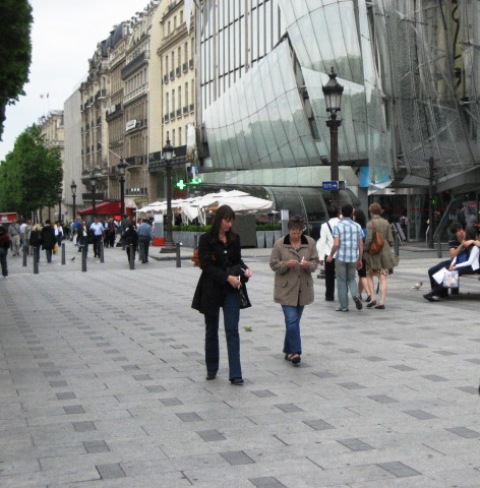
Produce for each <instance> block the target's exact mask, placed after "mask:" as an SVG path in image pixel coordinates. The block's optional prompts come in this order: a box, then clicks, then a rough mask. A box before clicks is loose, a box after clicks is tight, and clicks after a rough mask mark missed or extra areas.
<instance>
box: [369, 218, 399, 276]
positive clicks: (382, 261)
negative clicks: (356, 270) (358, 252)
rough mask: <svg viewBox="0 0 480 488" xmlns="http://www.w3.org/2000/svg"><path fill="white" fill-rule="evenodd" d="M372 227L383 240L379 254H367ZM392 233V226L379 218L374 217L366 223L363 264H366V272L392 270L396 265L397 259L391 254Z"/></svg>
mask: <svg viewBox="0 0 480 488" xmlns="http://www.w3.org/2000/svg"><path fill="white" fill-rule="evenodd" d="M373 227H374V228H375V230H376V231H377V232H380V233H381V234H382V235H383V237H384V238H385V244H384V245H383V249H382V252H380V254H369V252H368V248H369V246H370V242H371V240H372V236H373ZM392 246H393V233H392V226H391V225H390V224H389V223H388V221H387V220H385V219H383V218H382V217H380V216H377V215H376V216H374V217H372V219H371V220H370V222H368V223H367V238H366V239H365V252H364V257H365V262H366V263H367V270H368V269H371V270H375V271H379V270H381V269H392V268H394V267H395V266H397V264H398V259H397V258H396V257H395V255H394V254H393V250H392Z"/></svg>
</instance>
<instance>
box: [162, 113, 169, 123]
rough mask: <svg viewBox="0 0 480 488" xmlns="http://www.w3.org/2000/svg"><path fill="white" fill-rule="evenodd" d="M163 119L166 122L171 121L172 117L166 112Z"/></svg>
mask: <svg viewBox="0 0 480 488" xmlns="http://www.w3.org/2000/svg"><path fill="white" fill-rule="evenodd" d="M163 121H164V122H170V118H169V116H168V114H165V115H164V116H163Z"/></svg>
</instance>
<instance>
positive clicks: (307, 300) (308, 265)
mask: <svg viewBox="0 0 480 488" xmlns="http://www.w3.org/2000/svg"><path fill="white" fill-rule="evenodd" d="M303 228H304V221H303V219H302V218H301V217H299V216H294V217H292V218H290V220H289V221H288V234H287V235H286V236H284V237H281V238H280V239H278V240H277V241H276V242H275V243H274V245H273V249H272V253H271V255H270V268H271V269H272V271H274V272H275V280H274V290H273V300H274V301H275V303H279V304H280V305H281V306H282V310H283V315H284V317H285V339H284V342H283V352H284V354H285V359H286V360H287V361H291V363H292V364H294V365H296V364H299V363H300V361H301V354H302V340H301V334H300V320H301V318H302V314H303V310H304V307H305V305H309V304H311V303H313V300H314V291H313V289H314V286H313V279H312V273H314V272H315V270H316V269H317V267H318V253H317V246H316V243H315V241H314V240H313V239H312V238H311V237H308V236H305V235H303Z"/></svg>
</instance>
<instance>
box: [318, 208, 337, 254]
mask: <svg viewBox="0 0 480 488" xmlns="http://www.w3.org/2000/svg"><path fill="white" fill-rule="evenodd" d="M338 222H340V219H339V218H338V217H332V218H331V219H330V220H329V221H328V223H327V222H325V223H324V224H322V226H321V227H320V239H318V241H317V252H318V259H319V260H320V261H324V260H325V256H328V255H329V254H330V251H331V250H332V246H333V236H332V233H331V232H330V229H329V228H328V224H330V227H331V228H332V232H333V228H334V227H335V226H336V225H337V223H338ZM335 255H336V253H335ZM334 257H335V256H334Z"/></svg>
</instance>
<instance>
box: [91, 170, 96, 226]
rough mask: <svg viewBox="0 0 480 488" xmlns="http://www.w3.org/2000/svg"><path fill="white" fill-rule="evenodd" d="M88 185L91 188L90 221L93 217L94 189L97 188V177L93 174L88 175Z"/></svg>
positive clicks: (94, 210)
mask: <svg viewBox="0 0 480 488" xmlns="http://www.w3.org/2000/svg"><path fill="white" fill-rule="evenodd" d="M90 185H91V187H92V219H93V217H94V216H95V212H96V209H95V203H96V202H95V187H96V186H97V177H96V176H95V174H94V173H92V174H91V175H90Z"/></svg>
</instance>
